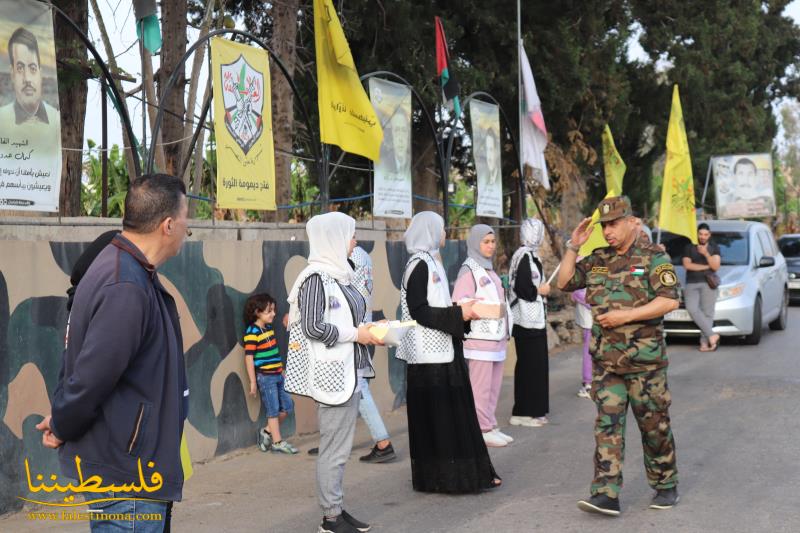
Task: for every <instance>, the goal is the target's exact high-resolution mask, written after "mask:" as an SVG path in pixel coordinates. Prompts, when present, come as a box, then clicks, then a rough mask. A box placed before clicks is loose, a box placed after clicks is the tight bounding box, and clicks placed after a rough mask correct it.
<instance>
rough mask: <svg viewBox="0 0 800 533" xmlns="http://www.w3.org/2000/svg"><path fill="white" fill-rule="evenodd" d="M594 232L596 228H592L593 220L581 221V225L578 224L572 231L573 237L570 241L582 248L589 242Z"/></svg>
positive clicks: (589, 218) (588, 218)
mask: <svg viewBox="0 0 800 533" xmlns="http://www.w3.org/2000/svg"><path fill="white" fill-rule="evenodd" d="M592 230H594V227H593V226H592V218H591V217H587V218H584V219H583V220H581V223H580V224H578V227H576V228H575V229H574V230H573V231H572V236H571V237H570V240H571V241H572V244H573V245H574V246H582V245H583V244H584V243H585V242H586V241H588V240H589V237H590V236H591V235H592Z"/></svg>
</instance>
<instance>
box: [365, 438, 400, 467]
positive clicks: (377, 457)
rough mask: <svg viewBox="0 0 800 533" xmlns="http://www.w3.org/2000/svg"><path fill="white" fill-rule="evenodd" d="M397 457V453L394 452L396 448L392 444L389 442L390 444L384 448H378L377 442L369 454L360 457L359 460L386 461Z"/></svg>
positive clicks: (368, 461)
mask: <svg viewBox="0 0 800 533" xmlns="http://www.w3.org/2000/svg"><path fill="white" fill-rule="evenodd" d="M396 458H397V455H396V454H395V453H394V448H392V444H391V443H389V445H388V446H386V448H384V449H382V450H381V449H380V448H378V445H377V444H376V445H375V446H373V447H372V450H371V451H370V452H369V453H368V454H367V455H365V456H363V457H359V458H358V460H359V461H361V462H362V463H385V462H387V461H392V460H393V459H396Z"/></svg>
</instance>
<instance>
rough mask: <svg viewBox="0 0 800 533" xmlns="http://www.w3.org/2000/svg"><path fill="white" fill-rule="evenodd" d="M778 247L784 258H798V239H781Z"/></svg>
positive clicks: (799, 254)
mask: <svg viewBox="0 0 800 533" xmlns="http://www.w3.org/2000/svg"><path fill="white" fill-rule="evenodd" d="M778 246H779V247H780V249H781V253H782V254H783V255H784V256H785V257H800V237H781V238H780V239H778Z"/></svg>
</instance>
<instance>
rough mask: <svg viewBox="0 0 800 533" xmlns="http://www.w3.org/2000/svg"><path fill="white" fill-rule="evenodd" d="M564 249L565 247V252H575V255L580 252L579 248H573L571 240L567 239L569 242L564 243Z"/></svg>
mask: <svg viewBox="0 0 800 533" xmlns="http://www.w3.org/2000/svg"><path fill="white" fill-rule="evenodd" d="M566 247H567V250H572V251H573V252H575V253H576V254H577V253H578V252H579V251H580V248H578V247H577V246H575V245H574V244H572V239H569V240H568V241H567V242H566Z"/></svg>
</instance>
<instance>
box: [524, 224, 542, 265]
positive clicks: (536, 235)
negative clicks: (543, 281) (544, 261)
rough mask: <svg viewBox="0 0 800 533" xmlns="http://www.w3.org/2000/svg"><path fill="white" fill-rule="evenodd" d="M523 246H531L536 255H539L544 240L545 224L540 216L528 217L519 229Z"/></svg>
mask: <svg viewBox="0 0 800 533" xmlns="http://www.w3.org/2000/svg"><path fill="white" fill-rule="evenodd" d="M519 234H520V237H521V239H522V246H525V247H526V248H530V251H531V252H533V255H534V256H535V257H539V247H540V246H541V245H542V242H543V241H544V224H543V223H542V221H541V220H539V219H538V218H526V219H525V220H524V221H523V222H522V227H521V228H520V229H519Z"/></svg>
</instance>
